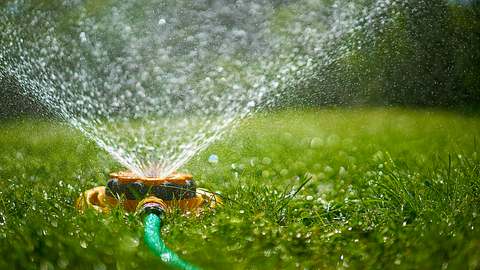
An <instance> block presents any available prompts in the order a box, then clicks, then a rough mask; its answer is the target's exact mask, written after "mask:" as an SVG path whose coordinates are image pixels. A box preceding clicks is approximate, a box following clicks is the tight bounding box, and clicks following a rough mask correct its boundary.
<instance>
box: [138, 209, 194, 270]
mask: <svg viewBox="0 0 480 270" xmlns="http://www.w3.org/2000/svg"><path fill="white" fill-rule="evenodd" d="M143 223H144V230H145V236H144V238H145V243H146V244H147V246H148V248H150V250H151V251H152V252H153V253H154V254H155V255H157V256H159V257H160V258H161V259H162V261H163V262H165V263H166V264H168V265H170V266H172V267H175V268H177V269H185V270H198V269H199V268H198V267H196V266H193V265H192V264H190V263H188V262H186V261H184V260H183V259H182V258H180V257H179V256H178V255H177V254H176V253H175V252H173V251H171V250H170V249H169V248H168V247H167V246H166V245H165V243H164V242H163V240H162V238H161V237H160V228H161V226H162V219H161V217H160V216H159V215H157V214H154V213H149V214H148V215H147V216H146V217H145V219H144V221H143Z"/></svg>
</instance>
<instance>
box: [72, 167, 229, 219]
mask: <svg viewBox="0 0 480 270" xmlns="http://www.w3.org/2000/svg"><path fill="white" fill-rule="evenodd" d="M219 203H221V199H220V197H219V196H218V195H216V194H215V193H212V192H209V191H207V190H205V189H201V188H197V187H196V184H195V181H194V180H193V179H192V176H191V175H189V174H181V173H174V174H172V175H170V176H167V177H138V176H135V175H134V174H132V173H131V172H119V173H112V174H110V180H109V181H108V182H107V185H106V186H99V187H95V188H92V189H90V190H87V191H85V192H83V193H82V194H81V195H80V197H79V198H78V199H77V201H76V204H75V205H76V207H77V208H78V209H80V210H84V209H87V208H93V209H95V210H97V211H99V212H103V213H106V212H109V211H110V209H111V208H113V207H116V206H121V207H123V208H124V209H125V210H126V211H129V212H134V211H137V212H142V211H147V212H149V211H150V212H151V211H153V212H155V211H161V212H162V213H163V212H167V213H168V212H170V211H172V210H174V209H180V210H181V211H183V212H193V213H197V214H198V213H200V212H201V211H202V210H203V209H205V208H214V207H215V206H216V205H217V204H219Z"/></svg>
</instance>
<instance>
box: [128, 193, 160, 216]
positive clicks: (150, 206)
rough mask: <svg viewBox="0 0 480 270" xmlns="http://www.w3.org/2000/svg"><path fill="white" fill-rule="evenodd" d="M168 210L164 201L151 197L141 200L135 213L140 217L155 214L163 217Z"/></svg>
mask: <svg viewBox="0 0 480 270" xmlns="http://www.w3.org/2000/svg"><path fill="white" fill-rule="evenodd" d="M166 209H167V205H166V204H165V202H164V201H163V200H162V199H159V198H157V197H154V196H150V197H147V198H145V199H143V200H141V201H140V202H139V203H138V205H137V209H136V210H135V212H136V214H138V215H140V216H146V215H148V214H155V215H157V216H159V217H162V216H163V215H164V214H165V211H166Z"/></svg>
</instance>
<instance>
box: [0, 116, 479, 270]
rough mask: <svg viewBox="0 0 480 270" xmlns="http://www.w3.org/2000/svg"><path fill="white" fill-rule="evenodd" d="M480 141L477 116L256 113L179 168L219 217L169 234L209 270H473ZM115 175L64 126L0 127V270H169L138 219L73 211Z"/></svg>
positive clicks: (173, 224)
mask: <svg viewBox="0 0 480 270" xmlns="http://www.w3.org/2000/svg"><path fill="white" fill-rule="evenodd" d="M479 135H480V118H479V117H476V116H465V115H460V114H455V113H448V112H441V111H414V110H399V109H390V110H385V109H354V110H321V111H308V112H305V111H300V112H293V111H289V112H281V113H271V114H266V115H258V116H256V117H255V118H252V119H248V120H246V121H245V122H244V123H243V124H242V125H241V126H240V128H239V129H238V130H237V131H235V132H234V133H233V134H232V135H231V136H229V137H227V138H225V139H224V140H222V141H220V142H218V143H216V144H215V145H212V146H211V147H210V148H208V149H207V150H206V151H204V152H203V153H201V154H200V155H199V156H197V157H196V158H195V159H194V160H192V161H191V162H190V163H189V164H188V165H187V166H186V168H184V170H185V171H189V172H191V173H193V174H194V176H195V177H196V179H197V182H198V183H199V185H201V186H203V187H208V188H210V189H212V190H216V191H220V192H221V193H222V194H223V195H224V197H225V204H224V207H221V208H219V209H217V210H216V211H215V212H210V213H207V214H205V215H204V216H203V217H201V218H195V217H185V216H182V215H180V214H174V215H172V216H171V217H169V218H168V219H167V221H166V225H165V226H164V228H163V234H164V236H165V239H166V241H167V243H168V244H169V246H170V247H171V248H172V249H173V250H175V251H177V252H178V253H179V254H180V255H181V256H183V257H184V258H186V259H188V260H190V261H191V262H193V263H195V264H197V265H199V266H201V267H203V268H207V269H208V268H216V269H231V268H254V269H265V268H272V269H280V268H297V267H300V268H307V269H317V268H342V267H345V268H347V267H350V268H361V269H365V268H367V269H368V268H378V269H384V268H404V269H411V268H420V269H424V268H433V269H439V268H446V267H448V268H452V269H465V268H472V269H473V268H476V267H479V266H480V256H479V255H478V250H480V242H479V240H478V239H480V221H479V218H478V215H479V213H478V212H479V209H480V199H479V198H480V196H478V194H479V192H480V162H479V158H478V154H477V152H478V149H477V148H478V146H477V144H478V138H479V137H480V136H479ZM212 154H215V155H217V156H218V157H219V161H218V163H209V162H208V157H209V156H210V155H212ZM118 169H120V168H119V167H118V165H117V164H115V163H114V162H113V161H112V160H111V159H109V158H108V156H106V154H104V153H103V152H101V150H99V149H98V148H96V147H95V146H94V145H93V144H91V143H90V142H88V141H86V140H85V139H84V138H82V137H81V136H80V135H79V134H77V133H75V132H74V131H70V130H69V129H68V128H66V127H64V126H61V125H59V124H57V123H48V122H47V123H45V122H42V123H38V122H33V121H25V122H11V123H3V124H2V131H1V132H0V254H1V256H2V258H1V259H0V269H13V268H28V269H33V268H35V269H36V268H39V267H40V268H42V269H50V268H59V269H62V268H64V269H67V268H69V269H70V268H78V269H85V268H94V269H105V268H119V269H132V268H143V269H152V268H161V267H163V265H162V263H161V262H160V260H159V259H157V258H155V257H153V255H152V254H150V252H149V251H148V250H147V249H146V247H145V246H144V244H143V242H142V240H141V239H142V224H141V219H140V218H138V217H136V216H134V215H124V213H123V212H122V211H119V210H118V211H114V212H113V213H112V214H111V215H108V216H104V215H99V214H96V213H94V212H87V213H85V214H83V215H81V214H79V213H78V212H77V211H76V210H75V209H74V207H73V202H74V200H75V198H76V196H78V194H79V193H80V192H81V191H82V190H85V189H87V188H90V187H93V186H96V185H100V184H103V183H105V181H106V179H107V174H108V172H109V171H114V170H118ZM308 178H309V179H310V181H309V182H308V183H307V184H306V185H305V187H303V188H302V189H301V190H300V191H299V192H298V194H296V195H295V196H293V194H294V193H295V192H296V191H297V190H298V189H299V187H300V185H301V184H302V183H303V181H304V180H305V179H308Z"/></svg>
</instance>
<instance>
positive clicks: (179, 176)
mask: <svg viewBox="0 0 480 270" xmlns="http://www.w3.org/2000/svg"><path fill="white" fill-rule="evenodd" d="M219 203H221V200H220V197H219V196H218V195H217V194H215V193H212V192H210V191H207V190H205V189H201V188H197V186H196V184H195V181H194V180H193V179H192V176H191V175H190V174H183V173H173V174H171V175H169V176H167V177H140V176H136V175H134V174H133V173H131V172H119V173H112V174H110V180H109V181H108V182H107V185H106V186H99V187H95V188H92V189H90V190H87V191H85V192H84V193H82V194H81V195H80V197H79V198H78V199H77V202H76V207H77V208H78V209H80V210H84V209H86V208H93V209H95V210H97V211H99V212H102V213H108V212H109V211H110V210H111V209H112V208H113V207H118V206H120V207H122V208H124V209H125V210H126V211H128V212H135V213H138V214H141V215H143V216H144V226H145V227H144V232H145V236H144V238H145V242H146V244H147V246H148V247H149V248H150V249H151V250H152V251H153V252H154V253H155V254H156V255H158V256H159V257H160V258H161V259H162V260H163V261H164V262H165V263H167V264H169V265H171V266H173V267H176V268H179V269H197V268H196V267H195V266H193V265H191V264H189V263H188V262H186V261H184V260H182V259H181V258H180V257H179V256H178V255H177V254H175V253H174V252H173V251H171V250H170V249H169V248H168V247H166V246H165V243H164V242H163V241H162V239H161V235H160V227H161V221H162V219H163V218H164V216H165V215H166V214H168V213H169V212H171V211H173V210H175V209H180V210H181V211H182V212H184V213H188V212H190V213H195V214H200V213H201V212H202V211H204V210H205V209H212V208H214V207H215V206H217V205H218V204H219Z"/></svg>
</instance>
